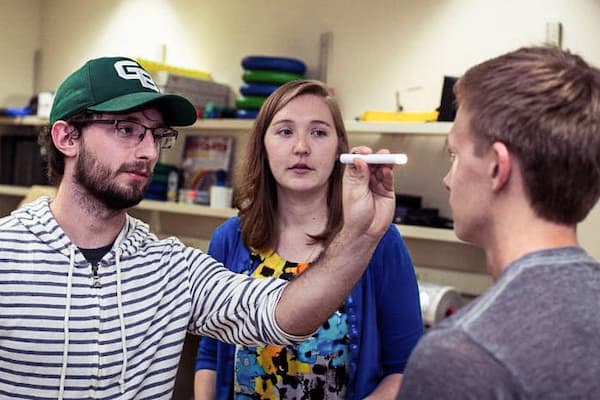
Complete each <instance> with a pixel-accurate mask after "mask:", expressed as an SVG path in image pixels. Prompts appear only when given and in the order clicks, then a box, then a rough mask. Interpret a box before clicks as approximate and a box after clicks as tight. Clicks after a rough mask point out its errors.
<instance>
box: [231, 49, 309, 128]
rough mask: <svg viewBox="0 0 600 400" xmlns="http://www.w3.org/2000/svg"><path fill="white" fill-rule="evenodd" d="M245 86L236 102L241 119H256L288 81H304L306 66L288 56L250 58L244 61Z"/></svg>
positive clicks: (242, 87)
mask: <svg viewBox="0 0 600 400" xmlns="http://www.w3.org/2000/svg"><path fill="white" fill-rule="evenodd" d="M242 68H244V74H243V75H242V80H243V81H244V84H243V85H242V86H241V87H240V94H241V95H240V97H238V98H237V99H236V100H235V107H236V117H237V118H256V115H257V114H258V110H259V109H260V107H261V106H262V105H263V103H264V102H265V100H266V99H267V97H269V95H270V94H271V93H273V92H274V91H275V89H277V88H278V87H279V86H281V85H283V84H284V83H286V82H289V81H294V80H298V79H303V78H304V73H305V72H306V64H304V62H302V61H300V60H297V59H294V58H286V57H268V56H247V57H244V58H243V59H242Z"/></svg>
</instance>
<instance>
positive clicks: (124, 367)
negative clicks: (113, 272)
mask: <svg viewBox="0 0 600 400" xmlns="http://www.w3.org/2000/svg"><path fill="white" fill-rule="evenodd" d="M115 258H116V264H117V308H118V311H119V322H120V324H121V348H122V350H123V365H122V366H121V378H120V379H119V384H120V385H121V393H125V371H127V336H126V334H125V316H124V315H123V299H122V297H121V249H117V254H116V257H115Z"/></svg>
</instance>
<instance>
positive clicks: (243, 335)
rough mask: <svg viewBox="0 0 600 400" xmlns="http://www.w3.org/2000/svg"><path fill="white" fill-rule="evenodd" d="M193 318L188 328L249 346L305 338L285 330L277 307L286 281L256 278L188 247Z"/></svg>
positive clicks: (305, 337)
mask: <svg viewBox="0 0 600 400" xmlns="http://www.w3.org/2000/svg"><path fill="white" fill-rule="evenodd" d="M186 257H187V259H188V261H189V263H190V293H191V296H192V311H191V312H192V321H191V323H190V326H189V330H190V331H191V332H192V333H194V334H198V335H204V336H210V337H214V338H216V339H219V340H222V341H224V342H227V343H232V344H241V345H246V346H258V345H266V344H268V343H274V344H282V345H286V344H292V343H299V342H302V341H304V340H306V339H307V338H308V337H310V335H307V336H296V335H291V334H288V333H286V332H284V331H283V330H282V329H281V328H280V327H279V325H277V322H276V320H275V308H276V307H277V303H278V301H279V298H280V296H281V294H282V292H283V290H284V288H285V285H286V284H287V282H286V281H284V280H281V279H254V278H252V277H249V276H246V275H242V274H237V273H234V272H231V271H229V270H228V269H227V268H225V267H224V266H223V265H222V264H221V263H219V262H217V261H215V260H214V259H213V258H211V257H210V256H208V255H207V254H204V253H202V252H200V251H198V250H195V249H188V250H187V254H186Z"/></svg>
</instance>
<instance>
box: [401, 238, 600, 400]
mask: <svg viewBox="0 0 600 400" xmlns="http://www.w3.org/2000/svg"><path fill="white" fill-rule="evenodd" d="M398 398H399V399H478V400H480V399H561V400H562V399H600V264H598V263H597V262H596V261H595V260H594V259H592V258H591V257H590V256H588V255H587V254H586V253H585V251H584V250H583V249H580V248H576V247H568V248H560V249H552V250H544V251H539V252H534V253H530V254H527V255H525V256H524V257H522V258H520V259H519V260H517V261H515V262H513V263H511V264H510V265H509V266H508V267H507V268H506V269H505V270H504V272H503V273H502V275H501V276H500V278H499V279H498V281H497V282H496V284H495V285H493V286H492V287H490V288H489V289H488V290H487V291H486V292H485V293H483V294H482V295H481V296H480V297H479V298H477V299H476V300H474V301H473V302H471V303H470V304H469V305H467V306H466V307H465V308H463V309H462V310H461V311H460V312H459V313H457V314H456V315H454V316H453V317H450V318H448V319H446V320H443V321H441V322H440V323H439V324H438V325H437V326H435V327H434V328H432V329H431V330H430V331H429V332H428V333H427V334H426V335H425V336H424V337H423V339H421V341H420V342H419V344H418V345H417V347H416V348H415V350H414V351H413V353H412V355H411V357H410V359H409V361H408V365H407V367H406V370H405V374H404V380H403V383H402V387H401V390H400V394H399V396H398Z"/></svg>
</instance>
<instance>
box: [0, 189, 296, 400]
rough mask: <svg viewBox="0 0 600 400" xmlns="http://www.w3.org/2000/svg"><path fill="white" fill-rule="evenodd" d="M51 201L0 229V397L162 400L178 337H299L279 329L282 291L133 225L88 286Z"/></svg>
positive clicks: (1, 223) (254, 341)
mask: <svg viewBox="0 0 600 400" xmlns="http://www.w3.org/2000/svg"><path fill="white" fill-rule="evenodd" d="M49 201H50V200H49V199H48V198H47V197H41V198H39V199H38V200H36V201H35V202H33V203H30V204H28V205H26V206H24V207H22V208H20V209H18V210H15V211H13V213H12V214H11V215H10V216H8V217H5V218H2V219H0V398H3V399H57V398H58V399H170V398H171V395H172V392H173V387H174V383H175V374H176V372H177V367H178V363H179V358H180V352H181V350H182V347H183V341H184V337H185V333H186V331H189V332H192V333H194V334H199V335H207V336H212V337H215V338H218V339H221V340H223V341H226V342H232V343H239V344H244V345H260V344H266V343H282V344H287V343H292V342H298V341H301V340H303V339H305V337H297V336H291V335H288V334H286V333H285V332H283V331H282V330H281V329H280V328H279V327H278V326H277V324H276V323H275V317H274V315H275V306H276V304H277V301H278V299H279V297H280V295H281V292H282V290H283V286H284V285H285V282H284V281H280V280H276V279H258V280H256V279H252V278H250V277H247V276H245V275H240V274H235V273H232V272H230V271H229V270H227V269H226V268H224V267H223V266H222V265H221V264H219V263H217V262H216V261H215V260H213V259H212V258H211V257H210V256H208V255H206V254H204V253H202V252H201V251H199V250H197V249H194V248H190V247H187V246H185V245H183V244H182V243H181V242H180V241H179V240H177V239H176V238H168V239H164V240H159V239H158V238H157V237H156V236H155V235H154V234H152V233H150V232H149V231H148V225H147V224H145V223H143V222H141V221H139V220H137V219H135V218H132V217H131V216H129V215H128V216H127V219H126V224H125V226H124V228H123V230H122V231H121V233H120V234H119V236H118V238H117V240H116V241H115V244H114V246H113V248H112V250H111V251H110V252H108V253H107V254H106V255H105V256H104V257H103V259H102V260H101V262H100V266H99V268H98V272H97V278H95V277H94V276H93V273H92V268H91V266H90V264H89V263H88V262H87V261H86V259H85V258H84V257H83V255H82V253H81V252H80V251H79V249H78V248H77V247H76V246H75V245H73V243H72V242H71V241H70V240H69V238H68V237H67V236H66V234H65V233H64V231H63V230H62V229H61V227H60V226H59V225H58V223H57V221H56V220H55V219H54V217H53V216H52V213H51V212H50V208H49ZM94 279H97V280H99V283H100V284H99V285H94Z"/></svg>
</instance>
